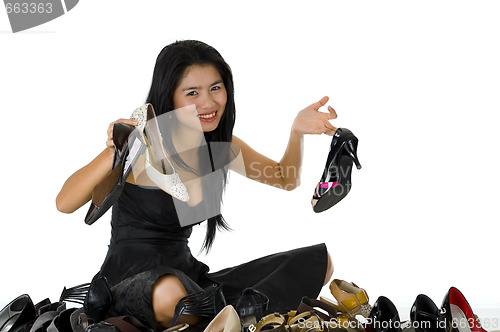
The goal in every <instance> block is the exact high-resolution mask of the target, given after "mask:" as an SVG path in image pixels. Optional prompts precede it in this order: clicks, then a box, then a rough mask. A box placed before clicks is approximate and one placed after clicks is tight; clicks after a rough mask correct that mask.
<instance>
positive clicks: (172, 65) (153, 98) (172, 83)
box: [146, 40, 236, 252]
mask: <svg viewBox="0 0 500 332" xmlns="http://www.w3.org/2000/svg"><path fill="white" fill-rule="evenodd" d="M193 65H212V66H214V67H215V68H216V69H217V71H218V72H219V74H220V76H221V77H222V81H223V82H224V86H225V88H226V92H227V101H226V108H225V109H224V113H223V114H222V117H221V119H220V122H219V124H218V126H217V128H216V129H214V130H213V131H210V132H205V133H204V136H205V140H206V142H207V145H208V146H209V147H210V142H228V144H226V146H227V151H225V156H224V159H225V160H227V161H228V160H229V159H230V157H229V153H230V151H229V146H230V144H229V143H230V142H231V141H232V136H233V127H234V122H235V116H236V112H235V103H234V85H233V75H232V72H231V68H230V67H229V65H228V64H227V63H226V61H225V60H224V59H223V58H222V56H221V55H220V53H219V52H218V51H217V50H216V49H215V48H213V47H212V46H210V45H207V44H205V43H203V42H201V41H197V40H182V41H176V42H174V43H172V44H170V45H167V46H165V47H164V48H163V49H162V50H161V52H160V54H159V55H158V57H157V59H156V64H155V68H154V71H153V79H152V82H151V89H150V90H149V94H148V97H147V100H146V102H147V103H151V104H152V105H153V107H154V109H155V113H156V116H160V115H162V114H165V113H168V112H172V111H173V110H174V91H175V89H176V88H177V87H178V85H179V84H180V81H181V79H182V78H183V77H184V74H185V71H186V69H187V68H188V67H190V66H193ZM173 114H174V113H173ZM165 143H166V145H167V150H170V151H169V152H174V153H171V156H173V159H174V162H176V163H177V164H178V165H180V166H181V167H183V168H186V165H185V164H184V163H183V162H182V160H181V159H180V158H179V157H178V154H177V155H176V154H175V149H173V144H172V142H171V140H170V142H168V141H167V142H165ZM213 170H214V169H213V162H212V171H213ZM222 170H223V172H222V173H223V177H222V179H221V181H220V183H219V185H220V188H218V189H220V190H217V192H219V194H220V196H221V197H220V200H219V202H221V201H222V192H223V189H224V187H225V185H226V181H227V172H228V167H223V168H222ZM217 229H225V230H229V229H230V228H229V226H228V224H227V223H226V221H225V220H224V218H223V217H222V215H221V214H219V215H217V216H215V217H211V218H208V225H207V233H206V235H205V240H204V242H203V246H202V250H205V251H207V252H208V251H209V250H210V248H211V247H212V244H213V242H214V239H215V233H216V230H217Z"/></svg>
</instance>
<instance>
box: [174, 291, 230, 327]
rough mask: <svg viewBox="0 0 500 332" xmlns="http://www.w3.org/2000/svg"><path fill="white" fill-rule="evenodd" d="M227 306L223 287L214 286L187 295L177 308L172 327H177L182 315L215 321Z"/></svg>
mask: <svg viewBox="0 0 500 332" xmlns="http://www.w3.org/2000/svg"><path fill="white" fill-rule="evenodd" d="M225 306H226V299H225V298H224V294H223V293H222V286H221V285H217V284H213V285H212V286H210V287H208V288H206V289H205V290H203V291H201V292H196V293H193V294H190V295H187V296H185V297H183V298H182V299H180V300H179V302H178V303H177V305H176V306H175V311H174V317H173V318H172V323H171V324H170V327H172V326H175V325H177V322H178V321H179V318H180V317H181V315H189V316H199V317H208V318H210V319H213V318H214V317H215V316H216V315H217V314H218V313H219V311H221V310H222V309H223V308H224V307H225Z"/></svg>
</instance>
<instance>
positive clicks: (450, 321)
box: [366, 287, 486, 332]
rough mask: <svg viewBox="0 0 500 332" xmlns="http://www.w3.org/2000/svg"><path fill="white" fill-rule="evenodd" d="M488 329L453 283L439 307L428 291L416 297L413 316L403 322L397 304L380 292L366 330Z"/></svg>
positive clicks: (455, 331) (430, 331)
mask: <svg viewBox="0 0 500 332" xmlns="http://www.w3.org/2000/svg"><path fill="white" fill-rule="evenodd" d="M402 331H406V332H413V331H415V332H486V330H484V329H483V327H482V326H481V325H480V324H479V319H478V317H477V316H475V315H474V313H473V312H472V308H471V307H470V305H469V303H468V302H467V300H466V299H465V297H464V295H463V294H462V293H461V292H460V291H459V290H458V289H457V288H455V287H451V288H450V289H449V290H448V292H447V293H446V295H445V296H444V299H443V303H442V305H441V308H440V309H439V308H438V307H437V306H436V304H435V303H434V302H433V301H432V300H431V299H430V298H429V297H428V296H427V295H425V294H420V295H418V296H417V298H416V299H415V302H414V303H413V305H412V307H411V310H410V320H409V321H405V322H401V320H400V318H399V313H398V310H397V309H396V306H395V305H394V304H393V303H392V301H391V300H389V299H388V298H387V297H385V296H380V297H379V298H378V299H377V301H376V302H375V304H374V305H373V309H372V311H371V312H370V315H369V317H368V323H367V325H366V332H402Z"/></svg>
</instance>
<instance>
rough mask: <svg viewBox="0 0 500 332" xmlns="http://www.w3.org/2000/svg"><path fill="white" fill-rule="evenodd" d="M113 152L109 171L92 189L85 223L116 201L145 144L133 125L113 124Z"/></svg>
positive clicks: (98, 215)
mask: <svg viewBox="0 0 500 332" xmlns="http://www.w3.org/2000/svg"><path fill="white" fill-rule="evenodd" d="M113 143H114V145H115V154H114V156H113V165H112V168H111V172H110V173H109V174H108V175H107V176H106V177H105V178H104V179H103V180H102V181H101V182H100V183H98V184H97V185H96V186H95V188H94V190H92V202H91V204H90V207H89V211H88V212H87V215H86V216H85V223H86V224H88V225H92V224H93V223H94V222H95V221H96V220H97V219H99V218H100V217H101V216H102V215H103V214H104V213H106V211H108V210H109V208H110V207H111V206H112V205H113V204H115V203H116V201H117V200H118V198H119V197H120V195H121V193H122V192H123V188H124V185H125V182H126V181H127V178H128V176H129V174H130V172H131V171H132V167H133V166H134V165H135V163H136V162H137V160H138V159H139V156H140V155H141V154H142V153H143V152H144V150H145V149H146V146H145V145H144V143H142V140H141V138H140V134H139V131H138V130H134V127H132V126H129V125H126V124H123V123H119V122H117V123H115V124H114V125H113Z"/></svg>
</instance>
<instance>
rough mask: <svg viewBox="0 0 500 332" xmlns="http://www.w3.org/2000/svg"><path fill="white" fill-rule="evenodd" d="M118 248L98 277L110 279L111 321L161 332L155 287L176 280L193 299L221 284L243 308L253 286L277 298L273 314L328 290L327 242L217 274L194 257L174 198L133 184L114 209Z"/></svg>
mask: <svg viewBox="0 0 500 332" xmlns="http://www.w3.org/2000/svg"><path fill="white" fill-rule="evenodd" d="M111 226H112V228H111V243H110V245H109V249H108V253H107V255H106V258H105V260H104V263H103V264H102V266H101V270H100V272H99V273H98V275H100V276H104V277H106V279H107V280H108V283H109V285H110V286H111V290H112V293H113V300H114V304H113V307H112V309H111V310H110V311H109V313H108V314H109V316H121V315H131V316H134V317H136V318H137V319H139V320H140V321H142V323H143V324H146V325H147V326H149V327H152V328H154V326H155V325H156V324H155V319H154V312H153V308H152V304H151V303H152V302H151V293H152V288H153V285H154V284H155V283H156V282H157V280H158V279H159V278H160V277H162V276H164V275H168V274H171V275H175V276H176V277H177V278H179V280H180V281H181V282H182V284H183V285H184V287H185V289H186V291H187V293H188V294H191V293H194V292H198V291H201V290H203V289H205V288H207V287H209V286H211V285H213V284H214V283H216V284H219V285H222V292H223V293H224V296H225V299H226V302H227V303H228V304H233V305H235V304H236V301H237V300H238V298H239V295H240V293H241V291H242V290H243V289H245V288H247V287H253V288H255V289H257V290H259V291H261V292H263V293H264V294H266V295H267V296H268V297H269V309H268V311H269V312H280V313H284V312H287V311H288V310H290V309H296V308H297V306H298V305H299V303H300V300H301V298H302V297H303V296H308V297H311V298H316V297H317V296H318V294H319V292H320V290H321V288H322V286H323V282H324V278H325V274H326V267H327V251H326V246H325V245H324V244H318V245H314V246H310V247H305V248H299V249H294V250H290V251H285V252H281V253H277V254H273V255H269V256H266V257H262V258H258V259H256V260H253V261H251V262H248V263H244V264H241V265H238V266H235V267H231V268H227V269H224V270H221V271H219V272H214V273H210V272H209V267H208V266H207V265H206V264H204V263H202V262H200V261H198V260H197V259H196V258H195V257H193V255H192V254H191V250H190V249H189V246H188V238H189V236H190V235H191V232H192V228H191V227H181V226H180V223H179V220H178V217H177V214H176V208H175V206H174V202H173V199H172V196H170V195H168V194H167V193H165V192H163V191H162V190H159V189H156V190H155V189H151V188H143V187H139V186H135V185H132V184H129V183H126V184H125V187H124V191H123V193H122V194H121V196H120V198H119V200H118V202H117V203H115V205H113V213H112V220H111Z"/></svg>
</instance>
